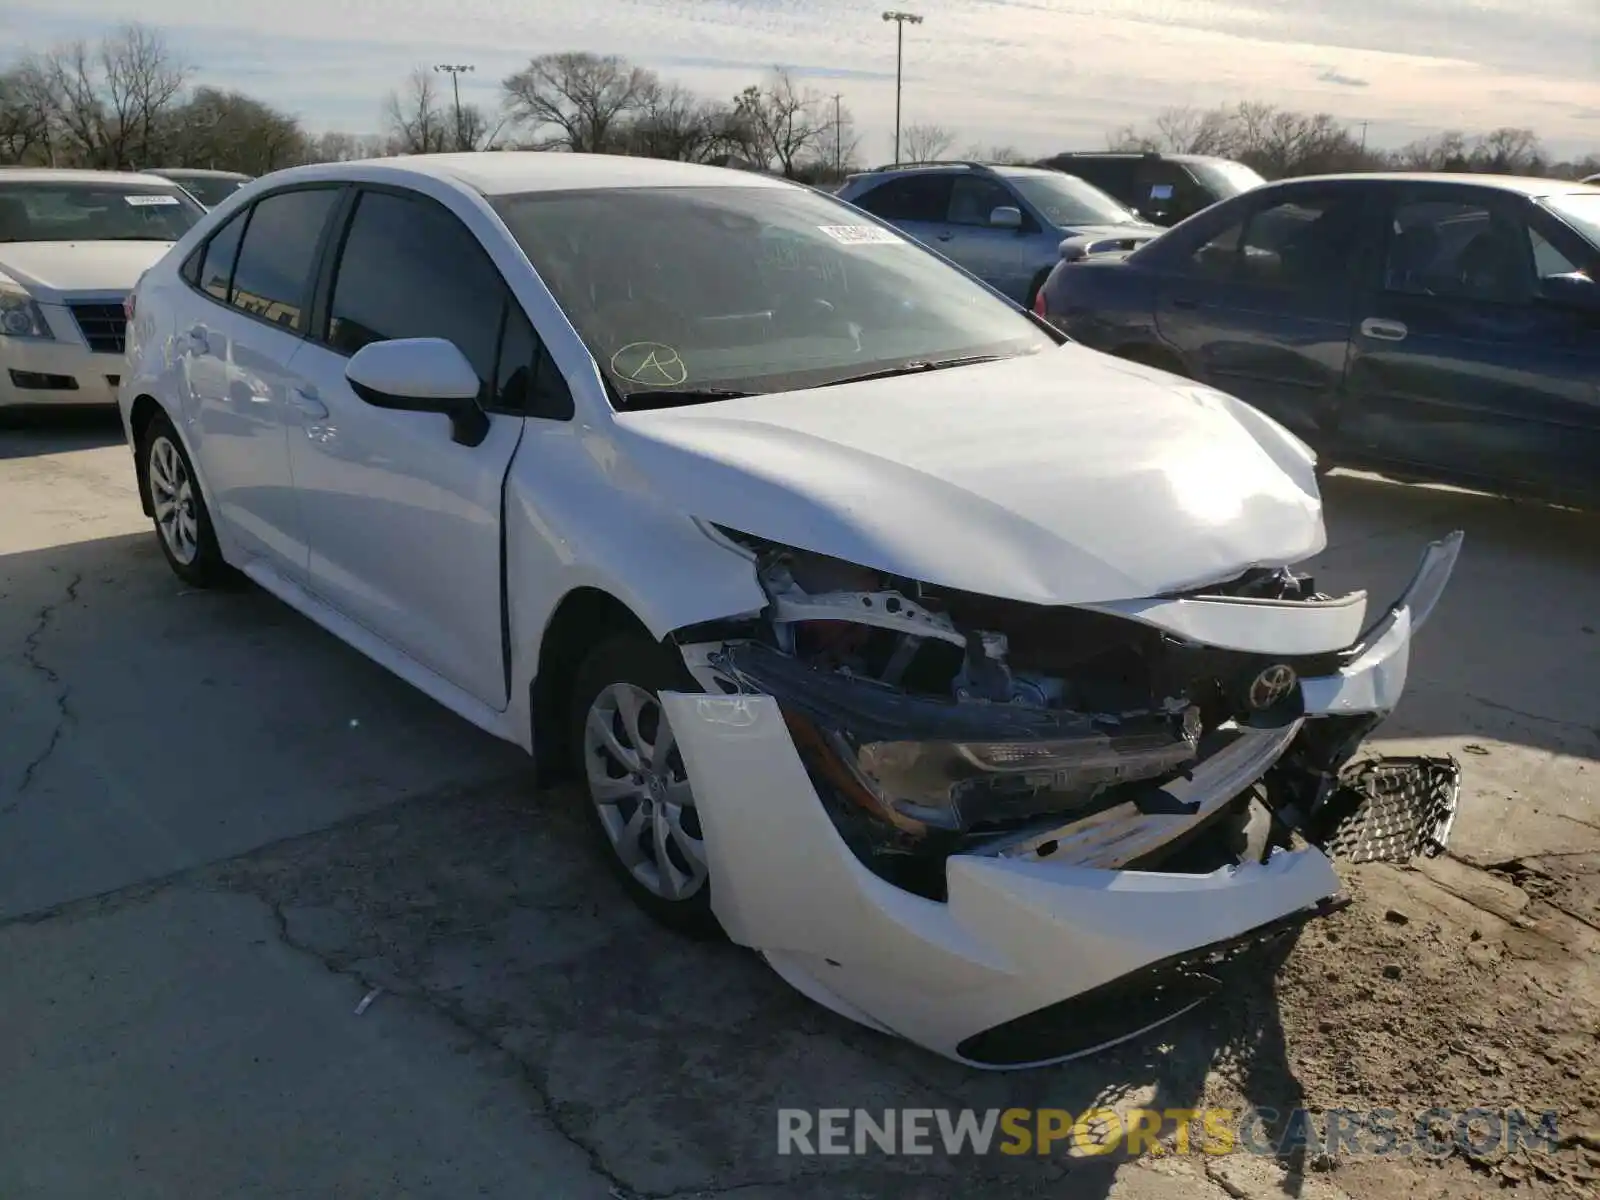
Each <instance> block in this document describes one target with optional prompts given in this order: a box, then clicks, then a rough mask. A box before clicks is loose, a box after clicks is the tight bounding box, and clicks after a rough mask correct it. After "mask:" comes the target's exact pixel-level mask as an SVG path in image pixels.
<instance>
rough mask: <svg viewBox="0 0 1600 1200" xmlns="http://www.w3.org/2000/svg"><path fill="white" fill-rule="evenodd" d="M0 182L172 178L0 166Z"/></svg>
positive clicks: (153, 181) (167, 183)
mask: <svg viewBox="0 0 1600 1200" xmlns="http://www.w3.org/2000/svg"><path fill="white" fill-rule="evenodd" d="M0 183H145V184H161V185H164V186H170V185H171V183H172V180H170V179H163V178H162V177H161V176H160V175H149V174H144V173H142V172H138V171H79V170H74V169H72V168H69V167H0Z"/></svg>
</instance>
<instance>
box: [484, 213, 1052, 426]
mask: <svg viewBox="0 0 1600 1200" xmlns="http://www.w3.org/2000/svg"><path fill="white" fill-rule="evenodd" d="M491 202H492V203H493V205H494V207H495V208H496V210H497V211H498V212H499V213H500V216H501V218H502V219H503V220H504V221H505V223H506V225H507V227H508V228H509V229H510V230H511V233H512V235H513V236H514V237H515V238H516V239H517V242H518V243H519V244H520V245H521V246H522V249H523V251H524V253H526V254H527V256H528V259H529V261H531V262H532V263H533V265H534V268H535V269H536V270H537V271H538V272H539V275H540V277H541V278H542V279H543V280H544V282H545V285H546V286H547V287H548V288H549V289H550V291H551V292H552V293H553V294H554V296H555V298H556V300H557V302H558V303H560V305H561V307H562V309H563V310H564V311H565V312H566V315H567V318H568V319H569V320H570V321H571V322H572V324H573V326H574V327H575V328H576V329H577V331H578V333H579V334H580V335H581V336H582V338H583V340H584V342H585V343H586V344H587V345H588V347H589V349H590V351H591V352H592V353H593V354H594V356H595V360H596V361H597V362H598V363H599V364H600V366H601V369H602V370H603V371H604V373H605V375H606V377H607V379H608V380H609V381H610V383H611V384H612V387H613V389H614V391H615V393H616V394H617V395H618V396H619V397H620V398H621V401H622V404H623V406H624V407H646V406H649V405H651V404H664V403H685V402H695V401H698V400H713V399H717V398H719V397H718V395H717V394H716V393H721V394H723V395H726V394H728V393H756V392H776V391H789V390H794V389H799V388H808V387H820V386H823V385H826V384H831V383H842V382H844V381H846V380H849V379H852V378H859V377H861V376H865V375H871V374H876V373H882V372H885V371H894V370H896V369H897V368H911V369H926V368H928V367H931V366H938V365H941V364H944V363H947V362H949V361H950V360H953V359H962V358H970V357H979V356H982V357H989V356H996V357H1008V356H1012V355H1018V354H1027V353H1033V352H1037V351H1040V350H1044V349H1047V348H1049V347H1052V346H1054V345H1055V343H1054V342H1053V341H1052V340H1051V339H1050V338H1049V337H1048V336H1046V335H1045V334H1044V333H1043V332H1041V331H1040V330H1039V328H1038V327H1037V326H1036V325H1035V324H1034V323H1033V322H1032V321H1031V320H1029V318H1028V317H1027V316H1026V315H1024V314H1023V313H1022V312H1020V311H1018V310H1017V309H1016V308H1014V307H1012V306H1011V305H1009V304H1007V303H1006V302H1005V301H1003V300H1001V299H999V298H998V297H996V296H995V295H994V294H993V293H991V292H989V291H988V290H987V289H985V288H984V287H982V286H981V285H979V284H977V283H975V282H974V281H972V280H971V279H969V278H967V276H965V275H963V274H961V273H960V272H958V271H956V270H955V269H953V268H951V267H950V266H948V265H947V264H946V263H945V262H944V261H943V260H941V259H939V258H938V257H936V256H935V255H932V254H930V253H928V252H927V251H925V250H923V249H921V248H920V247H918V246H917V245H915V244H914V243H912V242H909V241H907V240H905V239H904V238H903V237H901V236H900V235H899V234H897V233H894V232H893V231H891V230H889V229H887V228H885V227H883V226H880V225H876V224H873V223H871V222H870V221H869V220H868V219H867V218H865V217H864V216H862V214H860V213H859V212H857V211H856V210H854V209H852V208H850V207H849V206H847V205H844V204H841V203H840V202H838V201H836V200H833V199H832V198H830V197H827V196H823V195H821V194H819V193H817V192H813V191H810V190H808V189H803V188H772V187H709V188H626V189H610V190H600V191H570V192H544V193H538V194H533V195H516V196H497V197H493V198H491Z"/></svg>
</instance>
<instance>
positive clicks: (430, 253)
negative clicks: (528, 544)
mask: <svg viewBox="0 0 1600 1200" xmlns="http://www.w3.org/2000/svg"><path fill="white" fill-rule="evenodd" d="M349 221H350V224H349V228H348V231H347V232H346V234H345V237H344V242H343V247H342V250H341V252H340V257H339V260H338V262H337V263H336V264H335V265H334V270H333V278H332V285H331V288H330V291H329V299H328V305H327V308H328V312H327V318H328V320H327V325H326V329H325V330H324V331H320V336H319V337H318V338H316V339H314V340H312V341H309V342H307V343H306V344H305V346H304V347H303V349H302V350H301V352H300V354H299V355H298V356H297V358H296V360H295V362H294V367H295V369H296V371H297V372H298V373H299V374H302V375H304V376H305V377H306V379H308V380H309V381H310V382H311V384H312V385H313V388H314V390H313V392H312V393H311V395H312V397H313V398H314V401H315V404H316V408H315V409H313V410H311V411H309V412H303V413H301V414H300V419H299V421H298V423H297V426H296V427H295V428H293V429H291V430H290V434H289V453H290V465H291V467H292V469H293V471H294V480H295V486H296V488H297V489H298V491H299V495H300V502H301V511H302V512H303V513H304V514H305V521H306V535H307V541H308V542H309V545H310V585H309V586H310V588H311V590H312V591H313V592H314V593H316V594H317V595H318V596H320V597H321V598H322V599H323V600H325V601H326V602H327V603H328V604H330V605H331V606H333V607H334V608H335V609H337V610H339V611H340V612H341V613H343V614H344V615H345V616H347V617H349V618H350V619H351V620H353V621H355V622H357V623H358V624H360V625H362V626H364V627H366V628H367V629H368V630H369V631H371V632H372V633H374V634H377V635H378V636H379V637H381V638H383V639H384V640H385V641H387V642H389V644H390V645H392V646H394V647H395V648H396V649H398V650H400V651H402V652H403V653H404V654H406V655H407V656H409V657H410V658H412V659H414V660H415V661H416V662H418V663H420V664H421V665H422V666H424V667H427V668H428V669H430V670H432V671H433V672H434V673H436V674H437V675H439V676H440V677H442V678H443V679H445V680H447V681H449V682H450V683H452V684H454V685H455V686H456V687H458V688H460V689H461V690H462V691H464V692H466V693H468V694H469V695H471V696H472V697H473V698H475V699H477V700H478V701H480V702H481V703H483V704H486V705H489V706H491V707H493V708H504V707H505V704H506V696H507V692H506V687H507V685H506V677H505V657H504V655H505V644H504V632H503V627H502V623H501V621H502V614H501V586H500V580H501V575H500V572H501V553H502V545H501V519H502V514H501V494H502V489H503V486H504V483H505V478H506V471H507V468H508V467H509V465H510V463H511V458H512V455H513V454H514V453H515V451H516V448H517V443H518V442H519V440H520V439H521V437H522V429H523V418H522V416H521V415H520V414H517V413H512V412H509V411H502V409H503V407H504V406H503V405H501V404H500V403H499V402H500V400H501V398H502V397H501V393H502V391H503V390H504V389H503V387H502V383H501V380H502V377H503V376H505V377H509V376H511V375H512V374H514V373H515V372H516V371H517V368H518V367H519V366H520V367H526V366H527V365H528V364H526V363H521V362H517V361H513V360H514V359H515V358H516V357H517V355H518V353H519V351H518V349H517V344H514V342H515V339H514V338H512V337H503V336H502V330H503V329H504V328H505V327H506V326H507V324H508V322H509V323H510V324H511V328H512V329H513V332H517V331H522V330H525V327H526V321H525V319H524V318H522V312H521V309H520V308H518V307H517V306H516V305H515V302H514V301H512V300H511V298H510V296H509V293H508V291H507V289H506V286H505V283H504V280H503V279H502V278H501V276H500V273H499V271H498V270H497V269H496V268H495V266H494V264H493V263H492V262H491V261H490V260H489V257H488V255H487V254H486V253H485V251H484V250H483V248H482V246H481V245H480V244H479V243H478V241H477V239H476V238H475V237H473V235H472V234H471V233H470V232H468V230H467V229H466V227H465V226H463V225H462V224H461V222H460V221H459V220H458V219H457V218H456V217H455V216H454V215H453V214H451V213H450V212H449V211H448V210H446V209H445V208H444V207H443V206H442V205H441V204H439V203H438V202H436V201H434V200H432V199H429V198H427V197H423V196H421V195H418V194H415V193H408V192H397V191H389V190H367V191H363V192H362V193H361V194H360V196H359V197H358V198H357V200H356V203H355V205H354V208H353V210H352V212H351V214H350V217H349ZM519 319H520V320H521V322H522V323H521V324H520V325H518V324H516V321H517V320H519ZM530 336H531V335H529V336H525V337H523V338H522V339H521V341H520V343H519V344H520V345H521V346H523V347H526V346H527V345H528V342H529V337H530ZM414 337H438V338H447V339H449V340H450V341H452V342H454V343H455V345H456V346H457V347H458V348H459V349H460V350H461V352H462V353H463V354H464V355H465V356H466V358H467V361H469V362H470V363H472V365H473V366H474V367H475V368H476V369H477V372H478V376H479V378H480V380H481V381H482V383H483V391H482V393H481V399H482V402H483V403H484V405H485V407H486V408H487V409H488V410H489V412H490V418H489V424H490V428H489V434H488V436H487V437H486V438H485V439H484V441H483V442H482V443H481V444H479V445H476V446H464V445H461V444H459V443H457V442H455V441H453V440H452V439H451V433H450V421H449V418H447V417H445V416H442V415H440V414H438V413H417V412H398V411H394V410H391V409H382V408H374V407H373V406H371V405H369V404H367V403H365V402H364V401H362V400H361V399H360V398H359V397H358V396H356V394H355V392H354V391H353V390H352V389H351V387H350V385H349V383H348V382H347V381H346V379H345V367H346V366H347V365H348V363H349V360H350V357H351V356H352V355H354V354H355V352H356V351H358V350H359V349H361V347H362V346H364V345H367V344H368V343H370V342H374V341H383V340H388V339H392V338H414ZM503 342H504V344H505V346H506V347H507V350H506V353H505V354H502V353H501V347H502V343H503ZM523 374H524V375H525V374H526V371H524V372H523ZM519 378H520V376H519Z"/></svg>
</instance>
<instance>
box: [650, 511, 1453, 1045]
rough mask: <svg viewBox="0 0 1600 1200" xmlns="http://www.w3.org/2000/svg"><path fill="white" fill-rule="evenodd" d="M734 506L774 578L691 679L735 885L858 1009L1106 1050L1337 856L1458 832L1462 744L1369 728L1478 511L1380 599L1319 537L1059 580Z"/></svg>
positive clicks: (798, 973)
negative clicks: (1341, 571) (793, 527)
mask: <svg viewBox="0 0 1600 1200" xmlns="http://www.w3.org/2000/svg"><path fill="white" fill-rule="evenodd" d="M716 533H717V535H718V536H719V537H721V538H724V539H726V540H727V542H728V544H729V545H730V546H731V547H735V548H738V549H740V551H741V552H742V553H745V554H746V555H747V556H748V558H749V560H750V562H751V565H752V568H753V570H754V571H755V573H756V578H757V579H758V581H759V583H760V585H761V588H762V590H763V591H764V592H765V594H766V596H767V599H768V604H767V606H766V607H765V608H764V609H763V610H762V611H761V612H760V613H759V614H752V615H750V616H748V617H744V618H738V619H734V620H729V621H720V622H715V623H713V624H710V625H704V626H697V627H693V628H688V629H683V630H679V631H678V633H677V635H676V639H677V641H678V644H679V646H680V648H681V650H682V652H683V657H684V661H685V663H686V664H687V665H688V666H689V669H690V671H691V673H692V674H693V675H694V676H695V677H696V679H697V681H698V682H699V683H700V684H701V686H702V687H703V688H704V692H703V693H702V694H700V695H699V696H698V697H696V696H694V695H691V694H688V693H681V692H680V693H664V694H663V696H662V704H663V709H664V710H665V711H666V712H667V713H668V714H669V716H670V720H671V723H672V728H673V731H674V735H675V737H676V738H677V742H678V745H679V747H680V749H681V751H682V754H683V759H684V762H685V764H686V766H687V768H688V771H689V775H690V778H691V780H692V782H693V785H694V789H695V804H696V807H697V809H698V810H699V814H700V821H701V824H702V826H703V827H704V830H705V837H706V841H705V845H706V848H707V854H708V866H709V871H710V877H711V879H712V881H713V887H712V895H711V902H712V906H713V908H714V910H715V912H716V914H717V917H718V919H719V920H720V921H721V922H722V924H723V927H724V929H725V930H726V931H727V932H728V934H729V936H730V937H731V938H732V939H733V940H734V941H735V942H737V943H739V944H742V945H747V946H750V947H753V948H755V949H756V950H758V951H759V952H760V953H761V954H762V955H763V957H765V958H766V960H767V961H768V963H769V964H770V965H771V966H772V967H773V969H774V970H776V971H777V972H778V973H779V974H780V975H782V976H783V978H784V979H786V980H787V981H788V982H789V983H790V984H791V985H793V986H794V987H795V988H797V989H798V990H800V991H801V992H803V993H805V994H806V995H808V996H810V997H811V998H812V999H814V1000H816V1001H817V1002H819V1003H821V1004H824V1005H826V1006H828V1007H829V1008H832V1009H834V1010H835V1011H836V1012H839V1013H841V1014H843V1015H845V1016H847V1017H849V1018H851V1019H852V1020H856V1021H859V1022H861V1023H863V1024H866V1025H869V1026H872V1027H874V1028H877V1029H880V1030H883V1031H885V1032H890V1033H894V1034H897V1035H899V1036H902V1037H906V1038H908V1039H910V1040H912V1041H915V1042H918V1043H919V1044H921V1045H923V1046H926V1047H928V1048H929V1049H932V1050H935V1051H936V1052H938V1053H940V1054H943V1055H946V1056H947V1057H950V1058H954V1059H956V1060H958V1061H961V1062H965V1063H968V1064H969V1065H974V1066H982V1067H987V1068H994V1069H1014V1068H1018V1067H1023V1066H1031V1065H1041V1064H1043V1063H1047V1062H1057V1061H1061V1060H1062V1059H1064V1058H1071V1057H1075V1056H1077V1055H1080V1054H1085V1053H1090V1052H1092V1051H1093V1050H1096V1049H1099V1048H1101V1047H1104V1046H1107V1045H1111V1044H1114V1043H1115V1042H1117V1041H1121V1040H1124V1039H1125V1038H1128V1037H1132V1036H1134V1035H1136V1034H1138V1033H1140V1032H1142V1031H1144V1030H1147V1029H1150V1028H1153V1027H1155V1026H1156V1025H1159V1024H1161V1023H1162V1022H1164V1021H1167V1020H1170V1019H1172V1018H1173V1017H1175V1016H1178V1015H1180V1014H1181V1013H1182V1012H1185V1011H1187V1010H1188V1008H1189V1007H1192V1006H1193V1005H1194V1004H1196V1003H1199V1002H1200V1000H1201V999H1202V998H1203V996H1204V995H1206V994H1209V991H1210V990H1214V988H1215V987H1216V986H1217V980H1216V978H1215V972H1214V968H1215V966H1216V965H1217V963H1218V962H1220V961H1222V960H1223V959H1225V958H1227V957H1230V956H1234V955H1236V954H1239V953H1247V952H1251V950H1252V948H1253V947H1256V946H1259V945H1261V944H1262V943H1263V941H1264V940H1271V939H1276V938H1279V937H1283V936H1286V935H1289V934H1292V932H1293V931H1294V930H1295V929H1297V928H1299V927H1300V926H1301V925H1303V924H1304V923H1305V922H1306V921H1308V920H1312V919H1315V918H1316V917H1318V916H1321V915H1324V914H1326V913H1328V912H1331V911H1334V910H1335V909H1337V908H1338V907H1341V906H1342V905H1343V904H1344V903H1346V902H1347V898H1346V897H1345V896H1344V894H1343V891H1342V886H1341V884H1340V881H1339V878H1338V876H1337V875H1336V874H1335V872H1334V870H1333V867H1332V863H1331V861H1330V860H1331V859H1332V858H1334V857H1341V858H1345V859H1348V860H1350V861H1368V860H1371V859H1375V858H1378V859H1388V860H1390V861H1404V860H1406V859H1408V858H1410V857H1412V856H1414V855H1416V854H1419V853H1422V854H1432V853H1436V852H1437V851H1438V850H1440V849H1442V848H1443V846H1444V842H1445V839H1446V838H1447V837H1448V835H1449V830H1450V825H1451V822H1452V820H1453V817H1454V813H1455V804H1456V800H1457V797H1458V795H1459V782H1460V776H1459V769H1458V768H1457V766H1456V764H1455V763H1454V762H1453V761H1450V760H1428V759H1408V760H1398V759H1389V760H1379V761H1378V763H1377V764H1373V763H1372V762H1366V763H1363V764H1357V763H1354V761H1353V758H1354V755H1355V753H1356V751H1357V750H1358V748H1359V747H1360V744H1361V742H1362V740H1363V739H1364V738H1365V737H1366V736H1367V734H1368V733H1370V732H1371V731H1372V730H1373V729H1374V728H1375V727H1376V726H1377V725H1379V724H1380V723H1381V722H1382V721H1383V720H1384V718H1385V717H1386V716H1387V715H1388V713H1389V712H1390V711H1391V710H1392V709H1393V707H1394V704H1395V703H1396V702H1397V700H1398V698H1399V696H1400V694H1401V692H1402V691H1403V689H1404V685H1405V677H1406V671H1407V665H1408V662H1409V653H1410V643H1411V638H1412V635H1413V633H1414V632H1415V630H1416V629H1417V628H1420V627H1421V625H1422V624H1423V623H1424V622H1425V621H1426V620H1427V618H1428V616H1429V615H1430V613H1431V612H1432V610H1433V607H1434V605H1435V603H1436V602H1437V600H1438V598H1439V596H1440V594H1441V593H1442V591H1443V589H1444V586H1445V584H1446V583H1447V582H1448V579H1449V576H1450V574H1451V571H1452V570H1453V568H1454V565H1455V560H1456V557H1457V554H1458V552H1459V549H1460V544H1461V536H1460V535H1459V534H1453V535H1451V536H1450V537H1449V538H1446V539H1443V540H1441V541H1440V542H1436V543H1433V544H1432V545H1430V546H1429V547H1428V548H1427V550H1426V551H1425V552H1424V554H1423V556H1422V560H1421V563H1420V564H1419V567H1418V569H1417V573H1416V575H1415V576H1414V577H1413V579H1412V581H1411V584H1410V585H1409V587H1408V588H1407V589H1406V591H1405V593H1404V594H1403V595H1402V596H1401V597H1400V598H1399V599H1398V600H1397V601H1396V602H1395V603H1394V604H1393V605H1391V606H1390V607H1389V608H1388V610H1387V611H1385V612H1384V613H1383V614H1382V615H1380V616H1379V617H1378V618H1377V619H1376V620H1374V621H1373V622H1371V623H1370V624H1368V625H1366V626H1362V625H1361V624H1360V623H1361V621H1362V620H1363V619H1364V616H1365V612H1366V598H1365V594H1364V593H1352V594H1350V595H1348V596H1343V597H1338V596H1328V595H1325V594H1324V593H1322V592H1320V591H1319V590H1318V589H1317V587H1316V584H1315V582H1314V580H1312V579H1310V578H1308V577H1307V576H1306V575H1304V574H1302V573H1298V572H1295V571H1291V570H1287V569H1284V570H1278V569H1252V570H1250V571H1247V572H1245V573H1243V574H1241V575H1239V576H1237V577H1235V578H1232V579H1228V580H1224V581H1221V582H1219V583H1217V584H1214V585H1211V586H1209V587H1204V588H1200V589H1198V590H1194V591H1191V592H1187V593H1184V594H1183V595H1177V596H1158V597H1151V598H1148V599H1145V600H1130V601H1115V602H1109V603H1106V604H1098V605H1085V606H1066V605H1062V606H1054V607H1045V606H1038V605H1032V604H1027V603H1023V602H1020V601H1014V600H1002V599H995V598H992V597H984V596H977V595H972V594H969V593H964V592H959V591H953V590H949V589H944V588H936V587H932V586H928V585H926V584H923V583H919V582H918V581H915V580H909V579H902V578H896V577H893V576H890V575H886V574H884V573H882V572H878V571H873V570H869V569H866V568H863V567H860V566H857V565H854V564H850V563H846V562H841V561H839V560H837V559H832V558H827V557H824V556H822V555H818V554H815V553H811V552H808V551H803V550H796V549H792V548H789V547H785V546H780V545H776V544H774V543H771V542H767V541H763V540H761V539H759V538H754V537H750V536H747V535H743V534H736V533H734V532H732V531H730V530H726V529H722V528H720V527H718V528H717V529H716ZM1197 630H1199V631H1206V632H1208V633H1210V634H1212V635H1213V636H1211V637H1210V638H1209V639H1208V638H1203V637H1198V636H1194V634H1195V631H1197Z"/></svg>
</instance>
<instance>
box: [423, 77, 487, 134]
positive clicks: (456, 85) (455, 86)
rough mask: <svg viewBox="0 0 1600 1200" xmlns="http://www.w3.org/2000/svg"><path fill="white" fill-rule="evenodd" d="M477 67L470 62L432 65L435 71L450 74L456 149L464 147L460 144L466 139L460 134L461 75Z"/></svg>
mask: <svg viewBox="0 0 1600 1200" xmlns="http://www.w3.org/2000/svg"><path fill="white" fill-rule="evenodd" d="M477 69H478V68H476V67H474V66H473V65H472V64H471V63H440V64H439V65H438V66H436V67H434V70H435V71H443V72H444V73H445V74H447V75H449V76H450V89H451V91H453V92H454V93H455V98H456V145H455V148H456V149H457V150H464V149H466V147H465V146H463V145H462V144H461V143H462V142H464V141H466V138H465V137H463V136H462V134H463V133H464V132H465V131H464V130H463V129H462V128H461V76H462V75H464V74H465V73H466V72H468V71H476V70H477Z"/></svg>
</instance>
